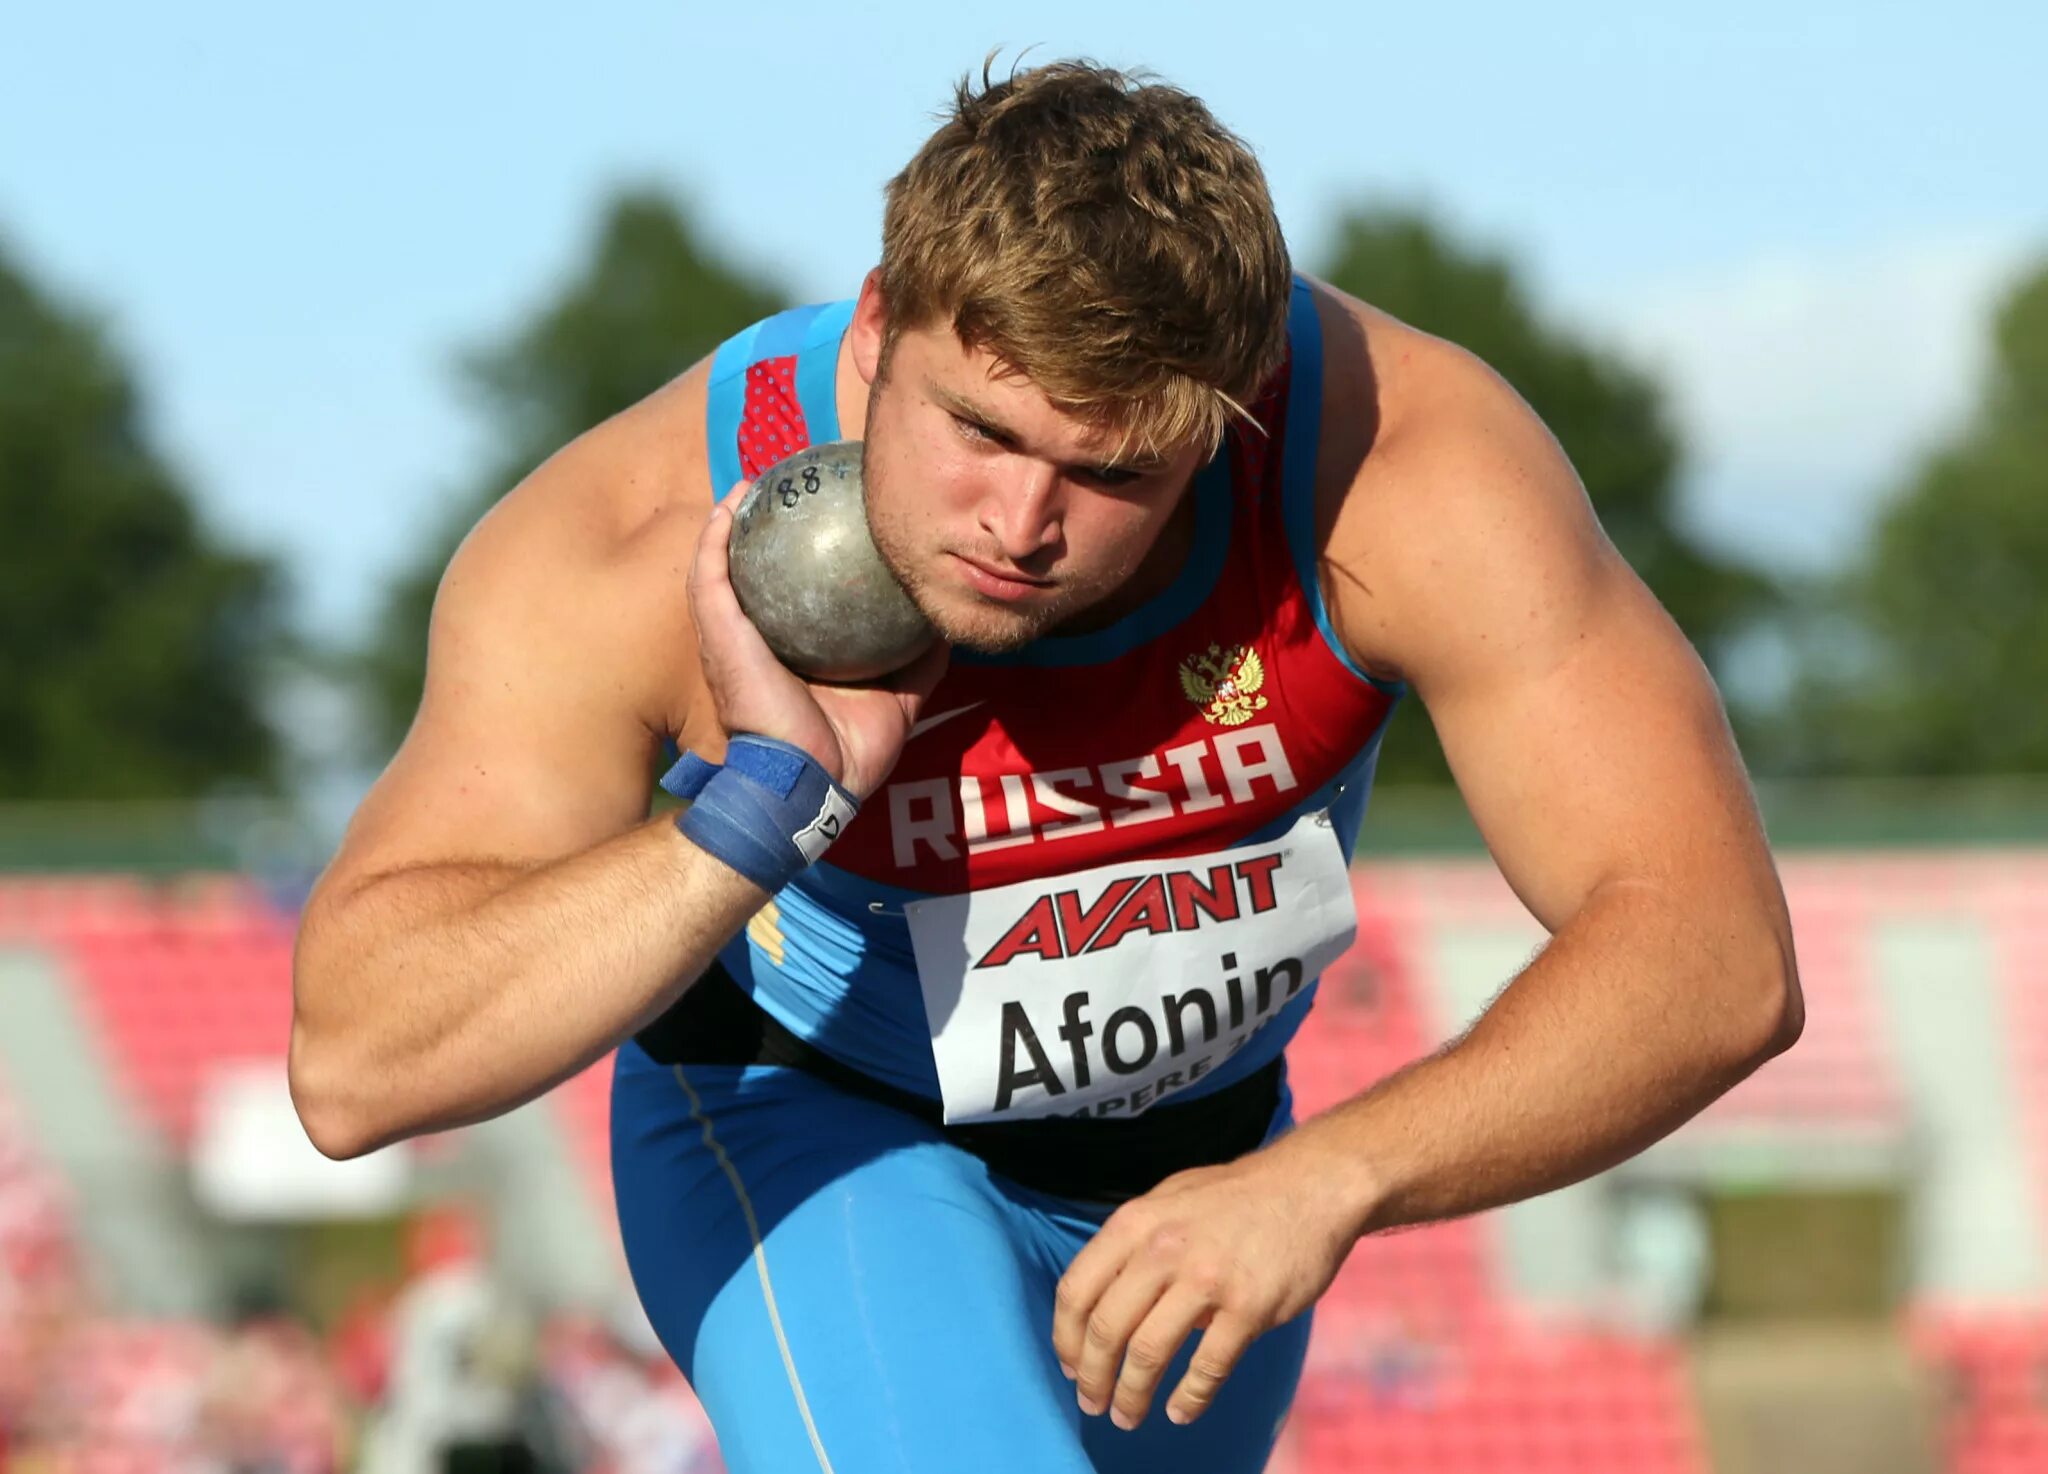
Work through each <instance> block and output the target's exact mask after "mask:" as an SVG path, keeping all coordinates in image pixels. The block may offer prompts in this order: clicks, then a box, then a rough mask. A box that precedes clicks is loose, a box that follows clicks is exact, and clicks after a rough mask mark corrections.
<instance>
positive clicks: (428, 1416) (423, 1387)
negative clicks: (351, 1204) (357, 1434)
mask: <svg viewBox="0 0 2048 1474" xmlns="http://www.w3.org/2000/svg"><path fill="white" fill-rule="evenodd" d="M406 1252H407V1261H408V1271H409V1273H408V1278H407V1283H406V1285H405V1287H404V1288H403V1289H402V1290H400V1291H399V1294H398V1297H397V1299H396V1300H395V1301H394V1302H393V1304H392V1308H391V1319H390V1328H389V1335H390V1348H391V1362H390V1376H389V1379H388V1382H387V1385H386V1387H385V1396H384V1404H383V1409H382V1416H381V1417H380V1418H379V1419H378V1421H377V1423H376V1425H375V1426H374V1427H373V1428H372V1430H371V1432H370V1435H369V1439H368V1442H367V1444H366V1447H365V1450H364V1461H363V1467H364V1469H365V1470H366V1471H368V1474H539V1471H540V1462H539V1460H538V1458H537V1457H536V1453H535V1450H534V1447H533V1442H532V1440H531V1439H530V1438H529V1436H528V1434H527V1431H526V1427H525V1426H524V1425H525V1423H526V1415H527V1413H528V1410H529V1409H530V1407H531V1406H532V1404H533V1403H534V1401H535V1399H536V1394H537V1382H538V1377H539V1366H538V1348H537V1344H536V1335H535V1331H534V1328H533V1326H532V1323H531V1322H530V1320H529V1319H528V1317H527V1316H526V1315H525V1314H524V1313H523V1311H522V1309H521V1307H520V1306H519V1305H518V1303H517V1302H516V1301H515V1300H514V1299H513V1298H512V1297H511V1296H510V1295H509V1294H508V1293H507V1292H506V1291H505V1289H504V1288H503V1286H501V1285H500V1284H499V1283H498V1282H497V1281H496V1280H494V1279H493V1277H492V1275H491V1273H490V1268H489V1265H488V1263H487V1254H486V1247H485V1243H484V1237H483V1232H482V1229H481V1228H480V1226H479V1225H478V1223H477V1221H476V1219H475V1218H474V1217H472V1216H471V1215H469V1214H468V1213H466V1212H464V1211H462V1210H461V1209H458V1208H436V1209H433V1210H430V1211H429V1212H427V1213H425V1214H423V1215H422V1216H421V1217H420V1218H419V1219H418V1220H417V1221H416V1222H415V1223H414V1224H413V1225H412V1228H411V1231H410V1233H409V1235H408V1238H407V1244H406Z"/></svg>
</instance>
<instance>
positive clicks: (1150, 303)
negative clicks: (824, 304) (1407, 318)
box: [881, 57, 1292, 456]
mask: <svg viewBox="0 0 2048 1474" xmlns="http://www.w3.org/2000/svg"><path fill="white" fill-rule="evenodd" d="M993 62H994V58H993V57H991V58H990V60H989V62H988V63H985V64H984V65H983V67H982V74H981V85H980V87H979V89H977V88H976V87H975V86H974V79H973V78H972V77H971V76H970V77H963V78H962V79H961V81H960V83H959V86H958V87H957V88H956V89H955V92H954V98H953V106H952V108H951V110H950V111H949V112H948V113H947V114H946V115H945V117H944V121H943V122H942V123H941V125H940V127H939V129H938V131H937V132H936V133H934V134H933V135H932V136H931V138H930V139H928V140H927V141H926V143H925V145H924V146H923V147H922V148H920V149H919V150H918V151H917V155H916V157H915V158H913V159H911V161H910V163H909V164H908V165H907V166H906V167H905V168H904V169H903V171H902V172H901V173H900V174H898V175H897V176H896V177H895V178H894V179H892V180H890V181H889V185H888V193H887V207H886V209H885V211H884V213H883V219H882V262H881V288H882V295H883V300H884V302H885V303H886V305H887V308H888V313H889V333H890V337H891V339H892V340H893V338H894V335H895V334H897V333H899V332H903V331H907V330H912V329H917V328H924V327H929V326H931V325H932V324H934V323H940V322H945V323H949V324H950V325H951V327H952V328H953V330H954V332H955V333H956V334H957V335H958V336H959V339H960V341H961V342H962V343H963V344H964V345H966V346H968V347H974V348H982V349H985V350H987V351H988V352H989V353H991V354H992V355H994V356H995V357H996V358H997V359H998V360H1000V361H1001V362H1002V363H1003V364H1004V365H1005V366H1006V368H1008V369H1010V370H1013V371H1015V372H1017V373H1021V374H1023V375H1024V376H1025V377H1027V378H1029V379H1030V380H1031V381H1032V382H1033V383H1034V384H1035V385H1037V387H1038V388H1039V389H1040V390H1042V391H1043V392H1044V393H1045V395H1046V396H1047V398H1049V399H1050V400H1051V401H1052V402H1053V403H1054V404H1055V405H1057V406H1059V407H1060V408H1061V409H1063V410H1066V411H1068V412H1071V413H1076V414H1079V415H1080V416H1082V417H1083V418H1085V419H1088V420H1090V421H1093V422H1095V423H1098V424H1102V425H1106V426H1110V427H1113V428H1115V429H1117V430H1119V431H1120V432H1121V434H1122V437H1123V443H1124V446H1125V448H1126V450H1129V451H1134V452H1136V453H1137V454H1140V455H1147V456H1155V455H1164V454H1171V453H1172V452H1173V451H1174V450H1176V449H1178V448H1180V447H1182V446H1185V445H1187V444H1189V443H1199V444H1202V445H1203V446H1205V447H1206V449H1207V451H1209V452H1213V451H1214V450H1215V448H1216V447H1217V445H1218V444H1219V443H1220V442H1221V440H1222V438H1223V433H1224V429H1225V427H1226V425H1227V424H1228V422H1229V421H1230V420H1231V419H1232V418H1233V417H1246V418H1248V416H1246V414H1245V406H1246V405H1247V404H1249V403H1250V402H1251V401H1252V400H1253V399H1254V397H1255V396H1256V395H1257V393H1258V391H1259V389H1260V387H1261V386H1262V385H1263V384H1264V383H1265V382H1266V380H1267V379H1268V378H1269V377H1271V375H1272V374H1273V373H1274V371H1275V370H1277V369H1278V368H1279V366H1280V363H1281V361H1282V359H1283V358H1284V356H1285V354H1286V351H1287V301H1288V292H1289V289H1290V286H1291V283H1292V273H1291V268H1290V266H1289V263H1288V257H1287V243H1286V241H1285V240H1283V239H1282V238H1281V234H1280V224H1279V221H1278V220H1277V219H1276V218H1275V216H1274V213H1273V202H1272V199H1271V197H1270V196H1269V195H1268V193H1267V191H1266V180H1265V176H1264V174H1263V173H1262V172H1261V171H1260V169H1259V165H1258V161H1257V160H1256V159H1254V158H1253V157H1252V153H1251V150H1250V149H1249V148H1247V147H1246V146H1245V144H1244V143H1243V142H1242V141H1241V140H1239V139H1238V138H1237V137H1236V136H1235V135H1233V134H1232V133H1230V132H1229V131H1228V130H1227V129H1225V128H1224V127H1223V126H1222V125H1221V124H1219V123H1218V122H1217V121H1216V119H1215V118H1214V117H1213V116H1211V114H1210V112H1209V110H1208V108H1206V107H1205V106H1203V104H1202V103H1201V101H1200V100H1199V99H1197V98H1195V97H1192V96H1190V95H1189V94H1187V93H1186V92H1183V91H1181V90H1180V89H1178V88H1176V87H1171V86H1167V85H1165V84H1163V83H1160V82H1157V81H1154V80H1152V79H1150V78H1148V77H1146V76H1144V75H1143V74H1125V73H1123V72H1118V71H1112V70H1110V69H1108V68H1106V67H1100V66H1096V65H1094V64H1092V63H1089V62H1084V61H1061V62H1054V63H1050V64H1048V65H1045V66H1039V67H1034V68H1031V69H1029V70H1016V71H1012V72H1011V73H1010V75H1009V76H1008V77H1007V78H1005V79H1003V80H1000V81H998V80H995V79H994V78H993V77H992V76H991V75H990V67H991V66H992V65H993Z"/></svg>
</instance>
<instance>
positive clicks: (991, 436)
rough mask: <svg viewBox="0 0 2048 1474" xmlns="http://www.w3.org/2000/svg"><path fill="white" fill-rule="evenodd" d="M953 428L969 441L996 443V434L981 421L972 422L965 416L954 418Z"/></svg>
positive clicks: (955, 416)
mask: <svg viewBox="0 0 2048 1474" xmlns="http://www.w3.org/2000/svg"><path fill="white" fill-rule="evenodd" d="M953 427H954V428H955V429H957V430H958V431H959V432H960V433H961V434H962V435H964V436H966V437H967V438H968V439H969V440H983V441H988V442H990V443H994V441H995V439H996V434H995V432H994V431H993V430H991V429H989V427H988V426H986V425H984V424H982V423H981V421H979V420H970V419H968V418H967V416H965V415H954V416H953Z"/></svg>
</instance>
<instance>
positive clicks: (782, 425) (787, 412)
mask: <svg viewBox="0 0 2048 1474" xmlns="http://www.w3.org/2000/svg"><path fill="white" fill-rule="evenodd" d="M739 441H740V473H741V474H742V475H744V476H745V477H746V478H747V479H748V480H749V481H752V480H753V479H754V478H755V477H756V476H758V475H760V474H761V473H762V472H763V471H764V470H766V469H767V468H768V467H770V466H772V465H774V464H775V463H776V462H777V461H779V460H781V459H782V458H783V457H784V456H788V455H794V454H796V453H797V452H798V451H800V450H802V449H803V448H804V447H805V446H806V445H809V444H810V443H811V437H810V432H809V430H808V429H807V428H806V426H805V424H804V411H803V406H802V405H801V404H800V403H798V402H797V397H796V356H795V355H794V354H792V355H790V356H789V357H788V358H764V359H762V360H761V361H760V362H759V363H751V364H748V365H747V398H746V408H745V409H744V410H743V411H741V414H740V435H739Z"/></svg>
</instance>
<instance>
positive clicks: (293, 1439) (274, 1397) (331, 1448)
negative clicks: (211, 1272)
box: [194, 1292, 342, 1474]
mask: <svg viewBox="0 0 2048 1474" xmlns="http://www.w3.org/2000/svg"><path fill="white" fill-rule="evenodd" d="M196 1425H197V1426H196V1428H195V1430H194V1434H195V1436H194V1443H195V1446H196V1450H197V1452H198V1455H199V1457H200V1458H201V1460H202V1461H203V1462H204V1463H206V1464H207V1465H208V1466H210V1467H211V1468H212V1469H214V1470H217V1471H218V1474H333V1471H334V1470H335V1469H336V1468H337V1467H338V1465H339V1462H340V1455H341V1433H342V1427H341V1425H342V1410H341V1405H340V1398H339V1397H338V1395H337V1389H336V1387H335V1385H334V1382H333V1379H332V1378H331V1376H330V1375H329V1373H328V1371H327V1368H326V1365H325V1363H324V1360H323V1358H322V1356H321V1352H320V1347H319V1343H318V1342H317V1341H315V1340H314V1338H313V1336H312V1334H311V1332H309V1331H308V1330H307V1329H306V1327H305V1326H303V1325H301V1324H300V1323H299V1322H297V1321H296V1320H294V1319H292V1318H291V1317H290V1316H289V1315H287V1314H286V1312H285V1310H284V1306H283V1303H282V1301H281V1300H280V1299H279V1298H278V1297H276V1296H274V1295H272V1294H269V1293H267V1292H256V1293H251V1294H247V1295H245V1296H244V1297H243V1300H242V1302H241V1303H240V1304H239V1305H238V1306H237V1307H236V1309H235V1314H234V1317H233V1322H232V1324H231V1325H230V1327H229V1328H228V1331H227V1333H226V1334H225V1335H224V1336H222V1337H221V1338H220V1340H219V1341H218V1342H216V1343H215V1346H214V1350H213V1356H212V1359H211V1362H210V1364H209V1366H208V1367H207V1371H206V1376H205V1380H204V1382H203V1383H202V1386H201V1390H200V1394H199V1400H198V1413H197V1418H196Z"/></svg>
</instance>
